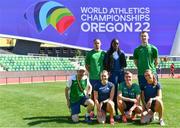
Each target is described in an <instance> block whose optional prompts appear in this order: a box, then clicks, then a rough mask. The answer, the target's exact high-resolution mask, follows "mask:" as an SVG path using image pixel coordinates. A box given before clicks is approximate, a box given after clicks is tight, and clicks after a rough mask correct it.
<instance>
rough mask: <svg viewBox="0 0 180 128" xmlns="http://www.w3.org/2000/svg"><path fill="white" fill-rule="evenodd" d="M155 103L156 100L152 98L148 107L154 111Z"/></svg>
mask: <svg viewBox="0 0 180 128" xmlns="http://www.w3.org/2000/svg"><path fill="white" fill-rule="evenodd" d="M155 104H156V100H153V101H152V103H151V107H150V109H151V111H152V112H155V110H154V107H155Z"/></svg>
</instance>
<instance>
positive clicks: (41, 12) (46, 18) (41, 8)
mask: <svg viewBox="0 0 180 128" xmlns="http://www.w3.org/2000/svg"><path fill="white" fill-rule="evenodd" d="M24 17H25V19H27V20H28V21H29V22H30V23H31V24H32V25H33V26H34V25H35V26H36V28H37V30H38V31H39V32H41V31H43V30H45V29H46V28H47V27H48V26H49V25H52V26H53V27H54V28H55V29H56V30H57V31H58V32H59V33H61V34H63V33H64V32H65V31H66V30H67V28H69V27H70V26H71V25H72V23H73V22H74V21H75V17H74V16H73V14H72V13H71V11H70V10H69V9H67V8H66V7H65V6H64V5H62V4H60V3H57V2H54V1H43V2H38V3H36V4H35V5H33V6H30V8H28V9H27V11H26V13H25V14H24Z"/></svg>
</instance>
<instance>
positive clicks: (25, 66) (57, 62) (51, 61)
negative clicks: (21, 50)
mask: <svg viewBox="0 0 180 128" xmlns="http://www.w3.org/2000/svg"><path fill="white" fill-rule="evenodd" d="M0 65H1V66H2V67H4V69H5V70H6V71H34V70H75V65H74V64H73V63H72V62H71V61H70V60H69V59H68V58H60V57H42V56H23V55H0Z"/></svg>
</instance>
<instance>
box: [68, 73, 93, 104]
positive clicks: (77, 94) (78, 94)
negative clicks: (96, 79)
mask: <svg viewBox="0 0 180 128" xmlns="http://www.w3.org/2000/svg"><path fill="white" fill-rule="evenodd" d="M76 76H77V75H73V76H71V77H70V79H69V81H68V83H67V87H68V88H69V89H70V91H69V97H70V103H75V102H78V101H79V100H80V99H81V98H82V97H84V90H86V87H87V85H90V84H89V80H88V79H87V76H84V77H83V78H82V79H81V80H80V85H81V87H82V89H83V91H81V89H80V88H79V86H78V81H77V78H76Z"/></svg>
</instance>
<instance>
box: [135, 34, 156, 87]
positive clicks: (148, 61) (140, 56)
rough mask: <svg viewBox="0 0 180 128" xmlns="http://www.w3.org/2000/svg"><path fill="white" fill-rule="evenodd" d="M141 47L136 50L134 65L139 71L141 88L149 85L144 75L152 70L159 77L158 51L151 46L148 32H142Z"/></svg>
mask: <svg viewBox="0 0 180 128" xmlns="http://www.w3.org/2000/svg"><path fill="white" fill-rule="evenodd" d="M140 39H141V45H140V46H139V47H137V48H136V49H135V50H134V55H133V56H134V63H135V65H136V66H137V69H138V81H139V85H140V88H141V90H142V88H143V87H144V85H146V84H147V81H146V79H145V77H144V73H145V71H146V70H147V69H150V70H151V71H152V72H153V74H154V75H155V76H156V77H157V73H156V66H157V65H158V49H157V48H156V47H155V46H153V45H152V44H149V42H148V40H149V35H148V32H145V31H143V32H141V34H140Z"/></svg>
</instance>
